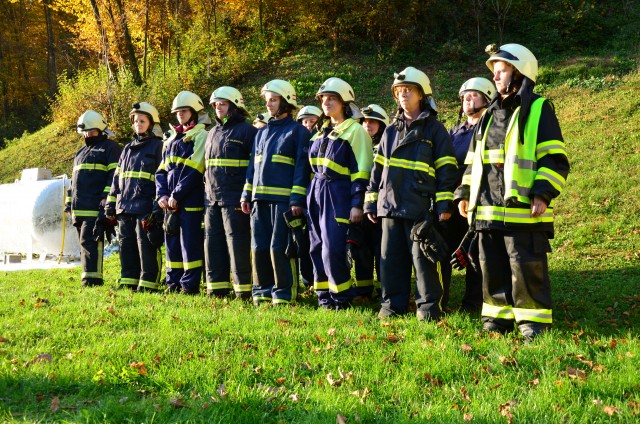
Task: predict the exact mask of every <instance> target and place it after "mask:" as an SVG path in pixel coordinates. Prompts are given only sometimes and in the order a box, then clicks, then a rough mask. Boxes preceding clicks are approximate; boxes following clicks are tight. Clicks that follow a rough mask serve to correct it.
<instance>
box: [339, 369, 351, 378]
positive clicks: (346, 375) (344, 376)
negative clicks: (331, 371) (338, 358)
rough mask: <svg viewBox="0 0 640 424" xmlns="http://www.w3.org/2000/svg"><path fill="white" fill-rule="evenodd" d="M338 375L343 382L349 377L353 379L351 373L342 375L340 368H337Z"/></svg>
mask: <svg viewBox="0 0 640 424" xmlns="http://www.w3.org/2000/svg"><path fill="white" fill-rule="evenodd" d="M338 374H340V377H341V378H342V379H343V380H349V379H350V378H351V377H353V371H349V372H348V373H346V374H345V373H343V372H342V370H341V369H340V368H338Z"/></svg>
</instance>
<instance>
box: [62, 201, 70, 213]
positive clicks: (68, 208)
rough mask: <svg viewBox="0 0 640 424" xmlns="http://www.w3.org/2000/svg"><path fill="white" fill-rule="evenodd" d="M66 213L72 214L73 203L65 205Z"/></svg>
mask: <svg viewBox="0 0 640 424" xmlns="http://www.w3.org/2000/svg"><path fill="white" fill-rule="evenodd" d="M64 213H71V203H65V204H64Z"/></svg>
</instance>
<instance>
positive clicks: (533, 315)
mask: <svg viewBox="0 0 640 424" xmlns="http://www.w3.org/2000/svg"><path fill="white" fill-rule="evenodd" d="M483 312H484V310H483ZM513 315H514V316H515V318H516V321H517V322H522V321H531V322H539V323H542V324H551V323H552V316H551V315H552V313H551V309H523V308H513Z"/></svg>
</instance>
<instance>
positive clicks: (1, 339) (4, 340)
mask: <svg viewBox="0 0 640 424" xmlns="http://www.w3.org/2000/svg"><path fill="white" fill-rule="evenodd" d="M8 341H9V339H5V338H4V337H0V343H5V342H8Z"/></svg>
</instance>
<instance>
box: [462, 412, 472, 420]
mask: <svg viewBox="0 0 640 424" xmlns="http://www.w3.org/2000/svg"><path fill="white" fill-rule="evenodd" d="M462 419H463V420H465V421H471V420H472V419H473V415H472V414H469V413H466V414H464V415H463V416H462Z"/></svg>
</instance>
